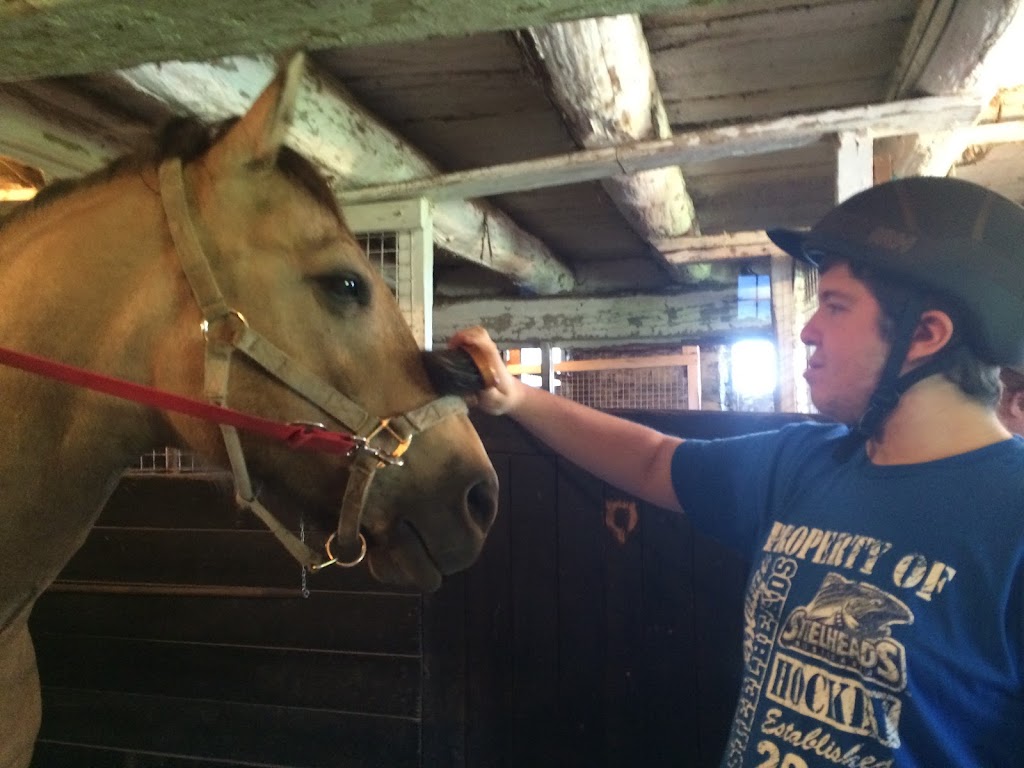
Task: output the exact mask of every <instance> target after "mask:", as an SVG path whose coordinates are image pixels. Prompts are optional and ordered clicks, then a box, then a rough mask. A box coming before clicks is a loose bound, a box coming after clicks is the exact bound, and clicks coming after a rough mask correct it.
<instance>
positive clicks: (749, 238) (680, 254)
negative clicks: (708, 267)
mask: <svg viewBox="0 0 1024 768" xmlns="http://www.w3.org/2000/svg"><path fill="white" fill-rule="evenodd" d="M655 246H656V247H657V248H658V250H660V251H661V252H662V254H664V256H665V258H666V259H668V261H669V262H671V263H672V264H673V265H674V266H676V267H681V266H686V265H690V264H704V263H707V262H711V261H731V260H744V261H745V260H747V259H759V258H764V257H766V256H771V255H773V254H776V253H782V251H780V250H779V249H778V247H777V246H776V245H775V244H774V243H772V241H771V240H769V239H768V235H766V234H765V233H764V232H763V231H761V230H755V231H752V232H730V233H728V234H723V235H687V236H684V237H672V238H666V239H665V240H659V241H658V242H657V243H655Z"/></svg>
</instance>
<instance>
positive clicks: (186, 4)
mask: <svg viewBox="0 0 1024 768" xmlns="http://www.w3.org/2000/svg"><path fill="white" fill-rule="evenodd" d="M686 4H687V3H686V2H685V0H683V1H681V0H588V2H585V3H581V2H579V0H545V1H544V2H535V0H501V2H479V0H431V1H430V2H423V0H344V1H343V2H309V0H236V1H235V2H218V3H210V2H208V1H207V0H174V2H168V1H167V0H88V2H87V1H86V0H47V2H4V3H0V50H2V51H3V52H4V55H3V56H2V57H0V81H14V80H28V79H33V78H41V77H50V76H54V75H71V74H87V73H92V72H107V71H110V70H113V69H123V68H125V67H130V66H135V65H137V64H142V63H145V62H153V61H167V60H172V59H178V60H206V59H212V58H216V57H220V56H227V55H237V54H258V53H264V52H267V51H283V50H291V49H296V48H301V49H305V50H318V49H323V48H338V47H343V46H354V45H367V44H371V43H395V42H401V41H405V40H425V39H428V38H432V37H455V36H460V35H467V34H473V33H477V32H489V31H491V32H493V31H498V30H510V29H522V28H525V27H529V26H538V25H543V24H554V23H557V22H561V21H569V20H572V19H580V18H590V17H595V16H608V15H614V14H622V13H649V12H651V11H656V10H663V9H666V8H678V7H679V6H681V5H686Z"/></svg>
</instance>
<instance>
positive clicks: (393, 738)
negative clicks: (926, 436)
mask: <svg viewBox="0 0 1024 768" xmlns="http://www.w3.org/2000/svg"><path fill="white" fill-rule="evenodd" d="M627 415H629V416H630V417H631V418H636V419H637V420H640V421H643V422H645V423H649V424H651V425H653V426H656V427H658V428H661V429H665V430H666V431H673V432H676V433H680V434H684V435H687V436H690V437H710V436H716V435H725V434H735V433H738V432H743V431H754V430H757V429H763V428H765V427H766V426H771V425H774V424H777V423H781V420H780V418H779V417H774V416H772V415H770V414H762V415H757V414H735V413H702V412H690V413H676V414H671V415H669V414H663V413H650V412H632V413H630V414H627ZM476 423H477V426H478V428H479V429H480V431H481V434H482V436H483V438H484V441H485V445H486V446H487V449H488V452H489V454H490V455H491V457H492V460H493V461H494V464H495V467H496V469H497V471H498V473H499V479H500V484H501V501H500V507H501V509H500V513H499V517H498V521H497V523H496V524H495V527H494V529H493V530H492V532H491V534H490V536H489V538H488V541H487V543H486V545H485V548H484V551H483V554H482V555H481V557H480V559H479V561H478V562H477V563H476V564H475V565H473V566H472V567H471V568H470V569H469V570H468V571H465V572H463V573H461V574H456V575H454V576H451V577H448V578H447V579H446V582H445V585H444V586H443V587H442V589H441V590H439V591H438V592H436V593H434V594H431V595H428V596H425V597H424V596H421V595H418V594H413V593H408V592H403V591H400V590H393V589H388V588H386V587H383V586H382V585H380V584H377V583H375V582H373V581H372V579H371V578H370V576H369V574H368V572H367V571H365V570H364V569H360V568H357V569H354V570H352V571H341V570H340V569H334V570H333V571H330V572H326V573H322V574H318V575H316V576H315V577H310V578H309V580H308V582H307V586H308V587H309V597H308V598H303V596H302V589H303V581H302V577H301V573H300V571H299V569H298V568H297V567H296V566H295V565H294V564H293V562H292V561H291V559H290V558H289V557H288V556H287V555H285V554H284V553H283V551H282V550H280V548H279V545H278V544H277V542H276V541H275V540H273V537H272V536H271V535H270V534H269V533H267V532H266V531H264V530H262V529H261V528H260V527H259V524H258V523H256V522H255V521H254V520H252V519H250V517H249V516H248V514H247V513H242V512H239V511H237V510H235V509H234V506H233V504H232V503H231V502H230V500H229V498H228V497H227V494H226V493H225V492H224V485H223V482H222V480H221V479H219V478H217V477H216V476H209V475H200V474H195V473H193V474H191V475H187V476H186V475H181V474H179V475H177V476H171V477H168V476H150V477H138V476H134V477H127V478H126V479H125V480H124V481H123V482H122V484H121V486H119V488H118V490H117V491H116V493H115V496H114V497H113V499H112V500H111V503H110V504H108V506H107V508H106V509H105V510H104V512H103V514H102V516H101V518H100V522H99V525H98V526H97V527H96V528H95V529H94V530H93V531H92V533H91V534H90V536H89V538H88V539H87V541H86V542H85V544H84V546H83V547H82V549H81V550H80V552H79V553H78V555H76V557H75V558H74V559H73V560H72V562H71V563H70V564H69V565H68V566H67V568H66V569H65V571H64V572H63V573H62V575H61V577H60V580H59V582H58V583H57V584H56V585H54V587H53V588H52V589H51V590H49V591H48V592H47V593H46V594H45V595H44V596H43V597H42V598H41V599H40V601H39V603H38V604H37V607H36V610H35V612H34V614H33V616H32V625H31V626H32V631H33V633H34V637H35V641H36V645H37V651H38V658H39V667H40V674H41V678H42V684H43V696H44V719H43V728H42V732H41V736H40V742H39V745H38V748H37V753H36V757H35V760H34V762H33V766H34V768H62V767H64V766H68V765H88V766H90V768H106V767H107V766H111V768H112V767H113V766H122V767H123V766H126V765H132V766H141V767H142V768H155V767H156V766H161V767H164V768H167V767H170V768H197V767H198V766H205V765H211V764H216V765H229V766H237V767H238V768H242V767H246V768H249V767H252V768H255V767H256V766H260V767H261V768H274V767H275V766H281V767H284V766H288V767H289V768H320V767H324V768H326V767H327V766H330V768H344V767H345V766H388V767H389V768H392V767H397V768H402V767H403V766H410V768H411V767H413V766H415V767H416V768H447V767H449V766H450V767H451V768H485V767H486V768H490V766H506V765H507V766H521V765H535V766H559V767H560V768H561V767H562V766H576V765H578V766H586V768H601V766H607V768H619V767H620V766H621V767H622V768H626V767H627V766H635V765H640V764H642V765H645V766H654V767H656V766H662V765H663V766H673V767H675V768H678V766H695V767H698V766H699V767H702V766H712V765H716V764H717V752H718V749H719V748H720V746H721V744H722V743H723V741H724V738H725V729H726V727H727V723H728V720H729V716H730V712H731V708H732V703H733V700H734V695H735V690H736V685H737V684H738V679H739V677H738V676H739V662H738V660H739V651H740V649H739V645H738V639H739V637H740V633H739V622H740V616H741V610H740V605H741V592H742V587H743V580H744V567H743V564H742V563H741V562H740V561H739V560H738V559H737V558H736V557H735V555H733V554H732V553H731V552H729V551H728V550H727V549H725V548H723V547H721V546H718V545H716V544H715V543H714V542H709V541H707V540H705V539H703V538H701V537H700V536H698V535H697V534H695V533H694V532H693V531H692V529H691V528H690V527H689V525H688V523H687V522H686V520H685V518H683V517H680V516H679V515H675V514H672V513H668V512H665V511H664V510H659V509H656V508H652V507H649V506H646V505H644V504H642V503H640V502H639V501H637V500H636V499H632V498H630V497H629V496H627V495H624V494H623V493H622V492H620V491H618V490H616V489H614V488H612V487H609V486H606V485H605V484H603V483H601V482H599V481H597V480H596V479H595V478H593V477H591V476H589V475H586V474H585V473H583V472H581V471H580V470H579V469H578V468H576V467H574V466H572V465H571V464H569V463H568V462H565V461H564V460H560V459H558V458H557V457H555V456H554V455H553V454H551V452H550V451H548V450H547V449H546V448H544V447H543V446H541V445H539V444H537V443H536V441H534V440H533V439H531V438H529V437H528V436H527V435H525V433H523V432H522V431H521V430H520V429H519V428H518V427H516V426H515V425H514V424H513V423H512V422H511V421H509V420H507V419H499V418H491V417H479V416H478V417H476ZM190 478H191V479H190ZM267 501H268V502H273V501H274V500H271V499H268V500H267ZM268 505H269V504H268ZM275 508H282V509H285V510H287V507H286V506H285V507H281V506H280V505H275ZM288 522H289V524H290V525H291V526H292V527H293V528H296V529H297V528H298V527H299V520H298V519H297V518H296V517H291V518H288ZM310 535H311V536H313V535H322V533H321V532H315V531H311V532H310Z"/></svg>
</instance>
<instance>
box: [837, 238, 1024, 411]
mask: <svg viewBox="0 0 1024 768" xmlns="http://www.w3.org/2000/svg"><path fill="white" fill-rule="evenodd" d="M837 264H846V265H847V266H848V267H849V269H850V274H852V275H853V276H854V277H856V278H857V279H858V280H860V281H861V282H863V283H864V284H865V285H866V286H867V287H868V290H869V291H871V295H872V296H874V297H875V300H876V301H878V304H879V306H880V307H881V310H882V318H881V321H880V323H879V326H880V327H879V332H880V333H881V335H882V338H884V339H885V340H886V341H887V342H889V343H890V344H892V343H893V342H894V341H895V334H896V323H897V320H898V318H899V316H900V313H901V312H902V310H903V307H904V306H906V304H907V301H908V299H911V298H916V299H919V300H920V301H921V302H922V303H921V306H924V307H925V308H926V309H929V310H932V309H936V310H939V311H940V312H944V313H946V314H947V315H949V317H950V319H951V320H952V321H953V337H952V338H951V339H950V340H949V342H947V345H946V347H947V348H948V349H949V352H948V354H949V355H950V358H949V361H948V363H947V365H946V367H945V368H944V369H943V370H942V375H943V376H944V377H945V378H946V379H947V380H948V381H950V382H952V383H953V384H955V385H956V386H957V387H958V388H959V389H960V391H961V392H963V394H964V395H965V396H966V397H968V398H969V399H971V400H974V401H976V402H978V403H981V404H982V405H984V406H986V407H989V408H994V407H995V406H996V404H997V403H998V402H999V395H1000V383H999V367H998V366H996V365H991V364H989V363H986V362H983V361H982V360H981V359H980V358H979V357H978V355H977V353H976V352H975V351H974V349H972V348H971V346H970V344H968V343H966V341H965V334H964V331H963V329H964V324H965V322H966V321H965V317H964V312H963V310H962V309H960V307H959V306H957V304H956V302H955V301H953V300H951V299H949V298H947V297H945V296H942V295H938V294H935V293H933V292H930V291H927V290H924V289H922V288H920V287H918V286H915V285H912V284H910V283H908V282H906V281H903V280H899V279H898V278H895V277H893V276H892V275H891V274H888V273H885V272H882V271H880V270H878V269H875V268H873V267H871V266H868V265H866V264H864V263H862V262H849V261H846V260H845V259H841V258H838V257H835V258H833V257H828V258H825V259H824V260H823V261H822V264H821V267H820V269H821V272H822V273H825V272H827V271H828V270H829V269H831V268H832V267H834V266H835V265H837ZM1021 380H1022V382H1024V376H1021Z"/></svg>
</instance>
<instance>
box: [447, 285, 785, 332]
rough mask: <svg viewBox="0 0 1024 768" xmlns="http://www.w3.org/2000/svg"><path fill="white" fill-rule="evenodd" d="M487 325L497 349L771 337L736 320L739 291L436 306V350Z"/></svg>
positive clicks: (763, 327) (752, 322)
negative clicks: (462, 330)
mask: <svg viewBox="0 0 1024 768" xmlns="http://www.w3.org/2000/svg"><path fill="white" fill-rule="evenodd" d="M470 325H482V326H484V327H485V328H487V330H488V332H490V334H491V336H492V338H494V340H495V341H497V342H498V343H499V344H503V345H511V346H537V345H538V344H541V343H549V344H553V345H568V346H572V347H590V346H615V345H622V344H640V343H673V344H677V343H679V344H681V343H696V342H698V341H701V342H706V341H707V340H708V339H728V338H735V337H738V336H741V335H743V336H749V335H751V334H754V335H757V334H763V335H765V336H770V335H771V332H772V324H771V321H770V320H766V319H763V318H762V319H757V318H743V319H740V318H738V317H737V302H736V289H735V287H733V288H726V289H721V290H708V291H689V292H685V293H683V292H681V293H673V294H660V293H658V294H629V295H624V296H574V297H557V296H548V297H543V298H535V299H504V298H503V299H477V300H469V301H458V302H446V303H444V304H440V303H435V304H434V344H435V345H437V346H443V345H444V344H445V343H446V342H447V340H448V338H450V337H451V336H452V334H454V333H455V332H456V331H457V330H459V329H460V328H465V327H467V326H470Z"/></svg>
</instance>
